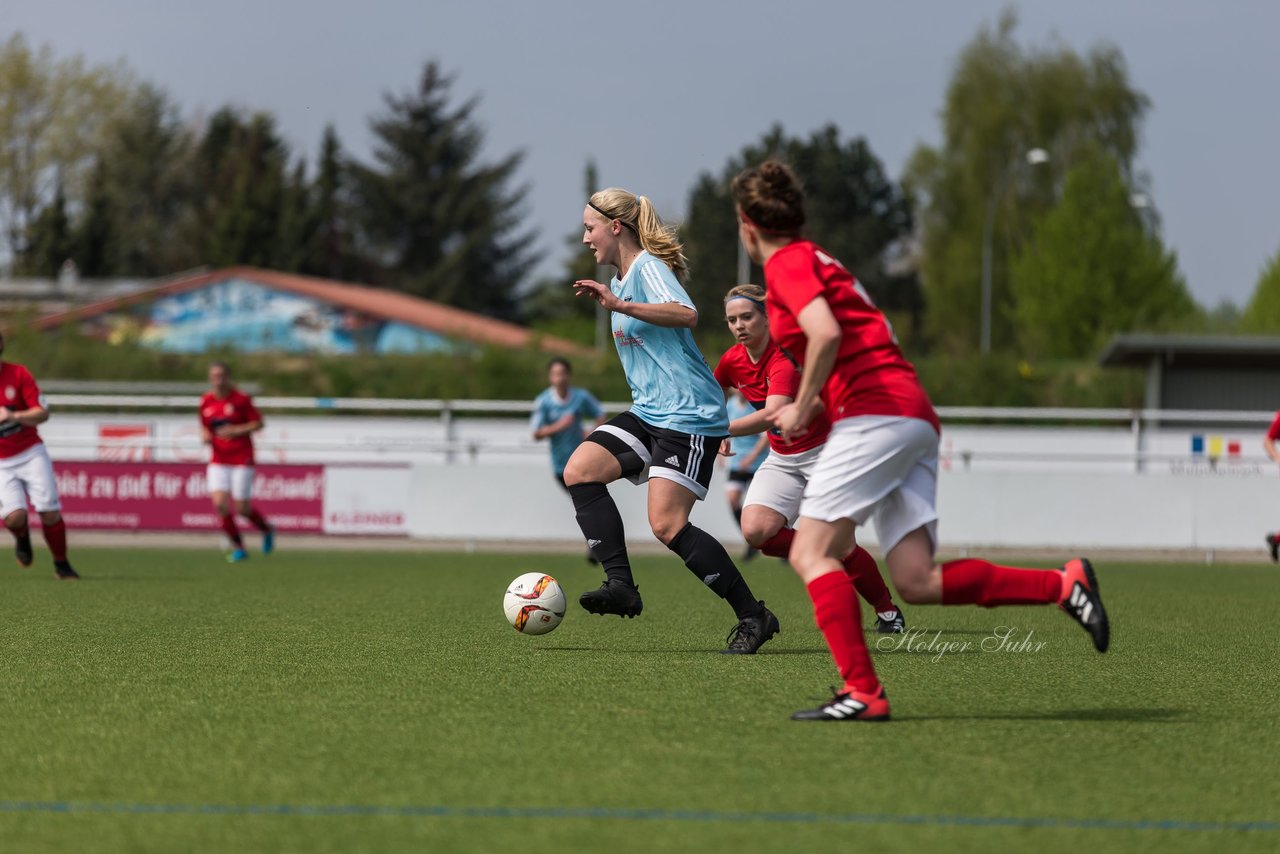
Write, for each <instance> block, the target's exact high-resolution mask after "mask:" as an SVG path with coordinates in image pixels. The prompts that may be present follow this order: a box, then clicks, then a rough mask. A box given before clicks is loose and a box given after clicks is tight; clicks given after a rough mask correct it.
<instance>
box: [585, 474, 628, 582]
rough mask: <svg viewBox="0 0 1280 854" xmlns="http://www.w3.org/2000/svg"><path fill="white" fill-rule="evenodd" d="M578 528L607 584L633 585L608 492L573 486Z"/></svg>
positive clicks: (615, 508) (615, 507) (619, 521)
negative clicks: (621, 583)
mask: <svg viewBox="0 0 1280 854" xmlns="http://www.w3.org/2000/svg"><path fill="white" fill-rule="evenodd" d="M569 495H570V496H571V497H572V498H573V506H574V509H576V510H577V511H578V527H579V528H581V529H582V536H584V537H586V538H587V548H589V549H590V550H591V554H593V555H595V558H596V560H598V561H600V565H601V566H603V567H604V574H605V575H606V576H608V578H609V580H610V581H621V582H624V583H626V584H630V585H633V586H634V585H635V579H633V578H632V577H631V563H630V562H629V561H628V560H627V538H626V534H625V533H624V532H623V530H622V514H621V513H619V512H618V505H617V504H614V503H613V498H612V497H611V496H610V495H609V488H608V487H606V486H605V485H604V484H603V483H600V482H599V481H592V482H591V483H575V484H573V485H572V486H570V487H569Z"/></svg>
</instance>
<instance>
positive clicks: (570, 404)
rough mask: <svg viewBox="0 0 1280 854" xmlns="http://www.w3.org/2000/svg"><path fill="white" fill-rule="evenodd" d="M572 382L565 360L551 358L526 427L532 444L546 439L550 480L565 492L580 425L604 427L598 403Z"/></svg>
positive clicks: (593, 561) (594, 560)
mask: <svg viewBox="0 0 1280 854" xmlns="http://www.w3.org/2000/svg"><path fill="white" fill-rule="evenodd" d="M572 381H573V366H572V365H570V364H569V360H568V359H561V358H555V359H552V360H551V362H550V364H548V365H547V382H549V383H550V385H549V386H548V387H547V388H546V389H545V390H544V391H543V392H542V393H541V394H539V395H538V396H537V397H536V398H534V401H533V416H532V417H531V418H530V419H529V427H530V428H531V429H532V430H533V438H534V440H535V441H542V440H543V439H550V440H551V441H550V443H549V444H550V447H551V476H552V477H553V478H554V479H555V481H556V483H558V484H560V486H561V488H563V489H564V490H565V491H566V492H568V490H569V485H568V484H566V483H565V482H564V467H565V466H566V465H567V464H568V463H569V457H571V456H573V452H574V450H575V449H576V448H577V447H578V445H580V444H582V437H583V435H584V434H583V432H582V422H583V420H590V421H591V422H592V424H591V427H592V429H593V430H594V429H595V428H596V427H599V426H600V425H601V424H603V423H604V420H605V419H604V409H603V408H601V406H600V401H598V400H596V399H595V396H594V395H592V394H591V392H589V391H587V390H586V389H584V388H577V387H575V386H573V385H571V384H570V383H572ZM587 560H589V561H591V562H592V563H595V562H596V559H595V555H593V554H592V553H591V551H590V550H588V551H587Z"/></svg>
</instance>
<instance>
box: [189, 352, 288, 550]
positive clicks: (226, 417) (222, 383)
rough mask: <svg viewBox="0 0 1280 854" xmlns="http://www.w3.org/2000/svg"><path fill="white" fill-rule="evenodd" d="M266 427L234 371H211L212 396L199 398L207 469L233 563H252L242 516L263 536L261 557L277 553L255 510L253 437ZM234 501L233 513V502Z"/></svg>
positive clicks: (270, 531)
mask: <svg viewBox="0 0 1280 854" xmlns="http://www.w3.org/2000/svg"><path fill="white" fill-rule="evenodd" d="M262 427H263V421H262V416H261V415H260V414H258V408H257V407H256V406H254V405H253V399H252V398H250V397H249V395H247V394H245V393H244V392H242V391H240V390H239V389H238V388H236V387H235V386H233V385H232V384H231V371H230V369H229V368H228V367H227V366H226V365H225V364H223V363H222V362H214V363H213V364H212V365H210V366H209V391H207V392H205V394H204V397H202V398H200V435H201V437H202V438H203V439H204V442H205V444H207V445H209V446H210V448H211V449H212V453H211V455H210V462H209V468H208V481H209V495H210V497H211V498H212V499H213V508H214V510H216V511H217V513H218V517H219V519H220V520H221V521H222V530H223V531H224V532H225V533H226V535H227V539H229V540H230V541H231V547H232V551H231V554H229V555H227V560H228V562H230V563H239V562H240V561H244V560H248V559H249V553H248V552H247V551H245V548H244V540H242V539H241V537H240V529H239V528H238V527H237V526H236V517H235V515H234V513H233V509H234V510H235V511H239V513H240V515H241V516H243V517H245V518H246V519H248V520H249V521H250V522H252V523H253V525H254V527H255V528H257V529H258V530H259V531H261V532H262V553H263V554H271V552H272V551H273V550H274V549H275V529H274V528H272V527H271V524H270V523H269V522H267V520H266V519H265V518H264V517H263V515H262V514H261V513H259V512H258V510H257V509H256V508H255V507H254V506H253V504H252V503H251V501H250V499H251V498H252V496H253V473H254V459H253V434H254V433H256V432H257V431H259V430H261V429H262ZM232 500H234V501H235V507H234V508H232V506H231V502H232Z"/></svg>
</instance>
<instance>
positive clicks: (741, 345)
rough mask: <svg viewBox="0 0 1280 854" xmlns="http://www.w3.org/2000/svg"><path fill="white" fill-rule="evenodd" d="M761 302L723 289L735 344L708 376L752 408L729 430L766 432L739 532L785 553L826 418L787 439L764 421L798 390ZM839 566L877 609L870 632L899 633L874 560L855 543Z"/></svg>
mask: <svg viewBox="0 0 1280 854" xmlns="http://www.w3.org/2000/svg"><path fill="white" fill-rule="evenodd" d="M764 306H765V292H764V288H762V287H760V286H759V285H738V286H737V287H735V288H732V289H730V291H729V293H728V294H726V295H725V298H724V316H725V321H726V322H727V323H728V324H729V331H730V332H732V333H733V336H734V337H735V338H737V339H738V343H737V344H734V345H733V346H732V347H730V348H729V349H728V350H727V351H725V354H724V355H723V356H721V357H720V363H719V364H718V365H716V370H715V375H716V379H717V380H718V381H719V382H720V386H721V387H722V388H724V389H725V391H726V393H727V392H728V390H729V389H735V388H736V389H738V391H739V392H740V393H741V394H742V396H743V398H744V399H746V401H747V402H748V403H750V404H751V406H752V407H753V408H754V409H755V410H756V411H755V412H753V413H751V414H749V415H747V416H745V417H742V418H736V419H734V420H733V421H732V422H730V424H729V435H730V436H750V435H754V434H756V433H762V432H764V431H766V430H768V435H769V450H770V451H771V453H770V454H769V456H768V458H767V459H766V460H765V461H764V463H763V464H761V466H760V468H759V469H757V470H756V473H755V477H753V478H752V480H751V485H750V486H749V487H748V488H747V496H746V498H745V499H744V501H743V509H742V522H741V525H742V535H743V537H745V538H746V540H747V542H748V543H750V544H751V545H752V546H754V547H755V548H757V549H759V550H760V551H762V552H764V553H765V554H767V555H771V556H773V557H781V558H785V557H786V556H787V554H788V553H789V552H790V551H791V542H792V540H793V539H794V537H795V530H794V528H793V527H792V526H793V525H794V524H795V521H796V517H797V515H799V512H800V499H801V496H803V495H804V487H805V484H806V483H808V481H809V474H810V472H811V471H812V470H813V467H814V465H815V464H816V463H817V462H818V456H819V454H820V453H821V452H822V444H823V442H825V441H826V440H827V433H828V432H829V431H830V429H831V424H830V422H829V421H828V420H827V417H826V414H825V413H822V412H819V413H818V414H817V415H816V416H815V417H814V419H813V422H812V423H811V424H810V425H809V427H808V429H807V430H806V431H805V433H804V435H802V436H798V437H796V439H795V440H794V441H791V442H785V441H783V439H782V436H781V434H780V433H778V431H777V430H775V429H770V426H771V425H770V424H769V422H768V419H769V418H770V417H772V416H773V415H774V414H775V413H776V412H777V411H778V410H779V409H781V408H782V407H783V406H785V405H786V404H788V403H791V401H792V400H793V399H794V398H795V396H796V392H797V391H798V390H799V389H800V366H799V365H797V364H796V362H795V360H794V359H792V358H791V357H790V356H789V355H788V354H787V353H786V352H785V351H784V350H783V349H782V348H780V347H779V346H778V345H777V344H775V343H774V342H773V341H772V340H771V339H770V338H769V320H768V318H767V317H766V316H765V307H764ZM728 447H729V443H727V442H726V443H724V444H723V445H722V446H721V453H724V452H725V451H726V449H727V448H728ZM841 564H842V565H843V567H844V571H845V573H846V574H848V576H849V577H850V578H851V579H852V580H853V586H854V587H855V588H856V589H857V591H858V593H859V594H860V595H861V596H862V598H863V599H866V600H867V602H868V603H869V604H870V605H871V607H872V609H873V610H874V611H875V612H876V631H878V632H881V633H884V634H889V633H893V632H905V631H906V621H905V620H904V619H903V617H902V612H901V610H899V608H898V606H897V605H895V604H894V603H893V597H892V595H891V594H890V593H889V588H888V587H886V586H885V583H884V579H882V578H881V577H880V568H879V567H878V566H876V560H875V558H873V557H872V556H871V555H870V554H869V553H868V552H867V550H866V549H864V548H862V547H861V546H858V545H855V546H854V547H853V551H851V552H850V553H849V554H848V555H846V556H845V557H844V559H843V560H842V561H841Z"/></svg>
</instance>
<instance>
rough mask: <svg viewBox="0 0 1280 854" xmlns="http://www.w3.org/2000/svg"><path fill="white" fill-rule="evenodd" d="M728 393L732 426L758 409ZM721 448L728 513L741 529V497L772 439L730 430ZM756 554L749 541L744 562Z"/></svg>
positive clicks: (736, 395) (726, 405)
mask: <svg viewBox="0 0 1280 854" xmlns="http://www.w3.org/2000/svg"><path fill="white" fill-rule="evenodd" d="M716 379H719V377H717V378H716ZM728 395H729V396H728V397H726V398H725V401H724V407H725V412H726V413H727V414H728V416H729V425H730V428H732V426H733V422H734V421H737V420H738V419H739V418H745V417H746V416H748V415H750V414H751V413H753V412H755V408H754V407H752V405H751V404H750V403H747V400H746V398H744V397H743V396H742V395H741V394H739V393H738V392H737V390H732V391H729V392H728ZM720 451H721V457H720V459H721V461H722V462H724V466H725V468H727V469H728V473H727V474H726V475H725V481H724V495H725V498H726V499H728V501H729V512H730V513H732V514H733V519H734V521H735V522H737V523H738V530H739V531H741V530H742V496H743V495H744V494H745V493H746V491H747V487H749V486H750V485H751V478H752V477H754V476H755V473H756V470H757V469H759V468H760V464H761V463H763V462H764V459H765V457H767V456H769V439H768V437H767V436H764V435H760V436H754V435H749V434H742V435H740V436H739V435H734V433H733V430H732V429H730V431H729V440H728V441H727V442H724V443H723V444H722V445H721V446H720ZM744 539H745V537H744ZM756 554H757V550H756V547H755V546H753V545H751V543H750V542H749V541H748V542H747V548H746V551H744V552H743V553H742V560H743V562H744V563H745V562H746V561H749V560H751V559H752V558H754V557H755V556H756Z"/></svg>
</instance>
